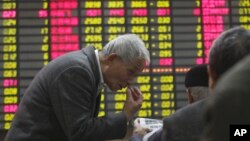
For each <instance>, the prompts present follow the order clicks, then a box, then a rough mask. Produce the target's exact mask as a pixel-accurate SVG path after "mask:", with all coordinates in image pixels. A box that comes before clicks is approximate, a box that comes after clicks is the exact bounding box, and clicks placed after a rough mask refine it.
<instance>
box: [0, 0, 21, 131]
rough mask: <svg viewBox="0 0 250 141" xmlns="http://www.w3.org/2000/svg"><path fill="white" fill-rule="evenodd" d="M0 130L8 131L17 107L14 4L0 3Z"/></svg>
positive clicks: (15, 14)
mask: <svg viewBox="0 0 250 141" xmlns="http://www.w3.org/2000/svg"><path fill="white" fill-rule="evenodd" d="M0 24H1V26H0V49H1V50H0V67H1V68H0V70H1V73H0V77H1V80H0V94H1V95H0V104H1V106H0V113H1V115H0V128H1V129H8V128H9V127H10V123H11V120H12V119H13V116H14V113H15V112H16V109H17V105H18V95H17V94H18V91H19V89H18V83H19V79H18V65H19V64H18V63H19V61H18V54H17V48H18V45H17V37H16V33H17V5H16V2H15V1H14V0H13V1H6V2H2V3H0Z"/></svg>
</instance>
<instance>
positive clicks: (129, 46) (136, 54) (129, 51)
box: [102, 34, 150, 64]
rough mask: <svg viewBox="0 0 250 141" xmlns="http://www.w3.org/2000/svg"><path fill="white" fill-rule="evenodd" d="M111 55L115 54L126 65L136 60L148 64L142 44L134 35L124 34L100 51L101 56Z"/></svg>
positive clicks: (148, 60)
mask: <svg viewBox="0 0 250 141" xmlns="http://www.w3.org/2000/svg"><path fill="white" fill-rule="evenodd" d="M111 53H115V54H117V55H118V56H119V57H120V58H121V59H122V61H123V62H124V63H126V64H133V62H134V61H135V60H136V59H139V60H145V61H146V62H147V63H149V62H150V57H149V52H148V50H147V49H146V47H145V44H144V42H143V41H142V40H141V39H140V38H139V37H138V36H137V35H135V34H124V35H121V36H118V37H117V38H115V39H113V40H111V41H110V42H108V43H107V44H106V45H105V46H104V48H103V50H102V55H103V56H106V55H109V54H111Z"/></svg>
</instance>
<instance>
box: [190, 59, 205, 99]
mask: <svg viewBox="0 0 250 141" xmlns="http://www.w3.org/2000/svg"><path fill="white" fill-rule="evenodd" d="M185 87H186V92H187V95H188V102H189V103H190V104H191V103H193V102H196V101H198V100H201V99H204V98H206V97H208V96H209V88H208V72H207V65H205V64H202V65H197V66H194V67H192V68H191V69H190V70H189V71H188V72H187V73H186V76H185Z"/></svg>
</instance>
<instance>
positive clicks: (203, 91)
mask: <svg viewBox="0 0 250 141" xmlns="http://www.w3.org/2000/svg"><path fill="white" fill-rule="evenodd" d="M189 89H191V95H192V97H193V99H194V101H198V100H201V99H204V98H206V97H208V96H209V95H210V92H209V91H210V90H209V88H208V87H202V86H197V87H189Z"/></svg>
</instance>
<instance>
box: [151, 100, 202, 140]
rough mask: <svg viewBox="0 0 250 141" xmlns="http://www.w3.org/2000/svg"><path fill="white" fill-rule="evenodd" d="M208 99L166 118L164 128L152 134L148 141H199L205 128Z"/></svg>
mask: <svg viewBox="0 0 250 141" xmlns="http://www.w3.org/2000/svg"><path fill="white" fill-rule="evenodd" d="M206 101H207V100H206V99H204V100H201V101H198V102H196V103H193V104H190V105H188V106H186V107H183V108H181V109H179V110H177V111H176V112H175V113H174V114H172V115H170V116H169V117H167V118H164V119H163V129H159V130H158V131H156V132H155V133H154V134H152V135H151V136H150V137H149V138H148V141H199V140H200V137H201V135H202V131H203V128H204V119H203V112H204V107H205V104H206Z"/></svg>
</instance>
